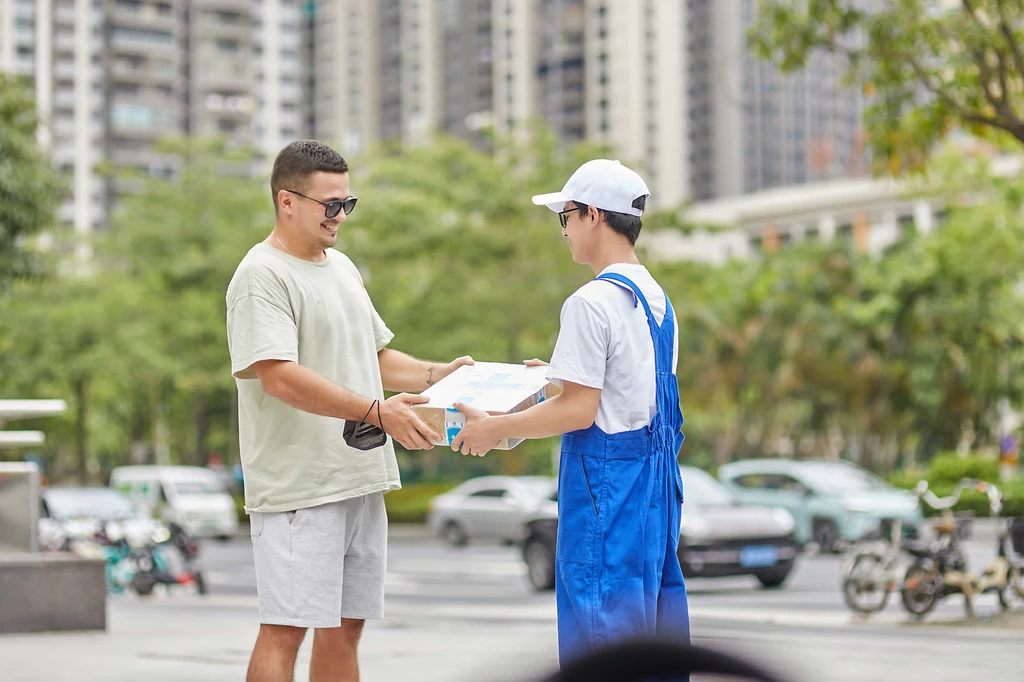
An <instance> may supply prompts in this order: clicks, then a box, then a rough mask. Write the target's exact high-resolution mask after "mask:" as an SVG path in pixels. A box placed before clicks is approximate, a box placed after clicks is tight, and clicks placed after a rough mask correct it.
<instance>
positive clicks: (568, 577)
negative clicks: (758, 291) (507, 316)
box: [555, 273, 690, 664]
mask: <svg viewBox="0 0 1024 682" xmlns="http://www.w3.org/2000/svg"><path fill="white" fill-rule="evenodd" d="M597 279H599V280H608V281H610V282H612V283H613V284H615V285H617V286H621V287H623V288H628V289H629V290H631V291H632V293H633V295H634V297H635V300H634V306H635V305H637V303H643V306H644V310H645V311H646V312H647V322H648V325H649V326H650V329H651V338H652V339H653V341H654V357H655V371H656V372H657V395H658V409H657V412H656V413H655V415H654V419H653V421H652V423H651V424H650V425H648V426H645V427H643V428H640V429H637V430H635V431H628V432H624V433H616V434H611V435H609V434H607V433H605V432H604V431H602V430H601V429H600V428H598V426H597V424H593V425H592V426H591V427H590V428H588V429H583V430H581V431H574V432H572V433H567V434H565V435H564V436H562V452H561V460H560V465H559V470H558V538H557V542H556V551H555V591H556V600H557V610H558V648H559V660H560V662H561V663H562V664H564V663H566V662H567V661H569V660H571V659H572V658H574V657H576V656H578V655H579V654H582V653H585V652H586V651H588V650H590V649H593V648H595V647H601V646H604V645H607V644H610V643H613V642H616V641H621V640H622V639H628V638H632V637H639V636H659V637H671V638H675V639H679V640H681V641H683V642H684V643H689V641H690V619H689V609H688V606H687V599H686V584H685V583H684V581H683V572H682V569H681V568H680V566H679V558H678V556H677V555H676V548H677V545H678V543H679V523H680V516H681V514H682V503H683V482H682V478H681V477H680V475H679V463H678V461H677V459H676V457H677V455H678V453H679V447H680V446H681V445H682V442H683V434H682V425H683V415H682V413H681V411H680V409H679V385H678V383H677V382H676V376H675V374H674V372H673V367H672V356H673V340H674V337H675V324H674V323H673V313H672V304H671V303H670V302H669V300H668V296H667V295H666V296H665V308H666V310H665V318H664V320H663V321H662V323H661V325H660V326H659V325H657V324H656V323H655V321H654V316H653V315H652V314H651V308H650V306H649V305H648V304H647V300H646V299H645V298H644V295H643V294H642V293H641V292H640V289H639V288H638V287H637V286H636V285H635V284H634V283H633V282H632V281H630V280H629V279H628V278H626V277H623V276H621V275H618V274H616V273H606V274H603V275H601V276H599V277H598V278H597Z"/></svg>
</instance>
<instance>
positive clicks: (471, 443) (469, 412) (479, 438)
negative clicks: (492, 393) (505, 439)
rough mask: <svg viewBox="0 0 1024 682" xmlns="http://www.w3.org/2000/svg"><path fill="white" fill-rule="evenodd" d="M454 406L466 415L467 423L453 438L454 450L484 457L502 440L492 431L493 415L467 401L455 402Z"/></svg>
mask: <svg viewBox="0 0 1024 682" xmlns="http://www.w3.org/2000/svg"><path fill="white" fill-rule="evenodd" d="M454 407H455V409H456V410H458V411H459V412H461V413H462V414H464V415H466V425H465V426H464V427H462V430H461V431H459V432H458V434H456V436H455V437H454V438H452V450H453V451H454V452H459V451H460V450H461V451H462V454H464V455H476V456H477V457H483V456H484V455H486V454H487V453H488V451H490V449H491V448H493V447H494V446H495V445H497V444H498V441H499V440H501V439H500V438H498V437H497V436H495V435H494V434H492V433H491V428H490V423H491V422H492V419H491V416H490V415H489V414H487V413H486V412H484V411H483V410H478V409H476V408H475V407H470V406H469V405H466V404H465V403H455V405H454Z"/></svg>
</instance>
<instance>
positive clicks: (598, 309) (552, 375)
mask: <svg viewBox="0 0 1024 682" xmlns="http://www.w3.org/2000/svg"><path fill="white" fill-rule="evenodd" d="M612 272H614V273H617V274H620V275H622V276H624V277H626V278H628V279H630V280H632V282H633V283H634V284H636V285H637V287H639V288H640V291H641V292H643V295H644V298H646V299H647V304H648V305H650V306H651V313H652V314H653V315H654V320H655V322H656V323H657V324H661V323H662V320H664V318H665V307H666V306H665V293H664V291H663V290H662V288H661V287H660V286H659V285H658V283H657V282H655V281H654V278H653V277H651V274H650V273H649V272H648V271H647V268H645V267H644V266H643V265H630V264H626V263H617V264H615V265H610V266H608V267H607V268H606V269H605V270H604V271H603V272H602V273H601V274H602V275H603V274H605V273H612ZM635 301H636V299H635V298H634V297H633V293H632V292H631V291H629V290H627V289H625V288H623V287H622V286H621V285H619V284H617V283H615V282H604V281H591V282H588V283H586V284H584V285H583V286H582V287H580V289H579V290H578V291H577V292H576V293H574V294H573V295H572V296H570V297H569V298H568V300H566V302H565V304H564V305H563V306H562V314H561V318H560V319H561V329H560V331H559V332H558V341H557V342H556V343H555V350H554V352H553V353H552V354H551V367H550V368H549V370H548V374H547V376H548V378H549V379H560V380H563V381H571V382H572V383H574V384H580V385H582V386H588V387H590V388H599V389H601V402H600V404H599V405H598V408H597V419H596V424H597V426H598V428H600V429H601V430H602V431H604V432H605V433H608V434H612V433H621V432H623V431H635V430H636V429H639V428H643V427H644V426H647V425H648V424H650V423H651V419H652V418H653V417H654V414H655V412H657V409H658V398H657V388H656V384H655V376H654V372H655V369H654V341H653V339H651V331H650V328H649V327H648V325H647V313H646V312H645V311H644V306H643V304H642V303H640V304H637V305H635V306H634V302H635ZM673 322H674V323H675V325H674V330H675V333H674V335H673V336H674V338H673V353H672V371H673V372H675V370H676V365H677V364H678V362H679V324H678V321H677V320H676V318H675V316H673Z"/></svg>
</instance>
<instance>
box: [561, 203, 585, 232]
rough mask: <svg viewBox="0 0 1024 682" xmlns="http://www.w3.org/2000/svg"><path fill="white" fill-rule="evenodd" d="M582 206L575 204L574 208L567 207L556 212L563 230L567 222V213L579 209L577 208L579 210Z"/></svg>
mask: <svg viewBox="0 0 1024 682" xmlns="http://www.w3.org/2000/svg"><path fill="white" fill-rule="evenodd" d="M583 208H584V207H583V206H577V207H575V208H569V209H566V210H564V211H559V212H558V222H560V223H561V224H562V229H563V230H564V229H565V227H566V225H568V224H569V214H570V213H572V212H573V211H579V210H581V209H583Z"/></svg>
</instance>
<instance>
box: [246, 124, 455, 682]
mask: <svg viewBox="0 0 1024 682" xmlns="http://www.w3.org/2000/svg"><path fill="white" fill-rule="evenodd" d="M270 187H271V191H272V195H273V199H274V210H275V214H276V219H275V223H274V230H273V232H271V234H270V236H268V237H267V239H266V240H265V241H263V242H261V243H259V244H256V245H255V246H254V247H253V248H252V249H251V250H250V251H249V252H248V254H246V256H245V258H243V259H242V262H241V263H240V264H239V266H238V269H237V270H236V271H235V275H234V277H233V278H232V279H231V284H230V285H229V287H228V292H227V328H228V346H229V351H230V354H231V373H232V375H233V376H234V377H235V380H236V383H237V385H238V416H239V447H240V451H241V458H242V472H243V475H244V480H245V507H246V511H247V512H248V513H249V517H250V528H251V536H252V543H253V555H254V558H255V565H256V583H257V592H258V594H259V605H260V632H259V636H258V637H257V639H256V645H255V647H254V649H253V653H252V658H251V660H250V662H249V673H248V678H247V679H248V680H249V682H263V681H268V682H269V681H275V682H276V681H278V680H281V681H286V680H291V679H292V678H293V672H294V668H295V658H296V655H297V653H298V649H299V646H300V644H301V643H302V640H303V638H304V637H305V633H306V630H307V629H308V628H314V629H315V636H314V641H313V658H312V662H311V668H310V674H311V677H313V678H314V679H338V680H345V679H352V680H355V679H358V663H357V659H356V645H357V642H358V640H359V635H360V633H361V632H362V626H363V622H364V620H365V619H367V618H380V617H382V616H383V604H384V571H385V561H386V551H387V514H386V512H385V510H384V501H383V495H384V493H386V492H387V491H389V490H395V489H396V488H399V487H401V483H400V481H399V475H398V464H397V462H396V460H395V451H394V447H393V445H392V443H391V441H390V439H389V440H387V441H386V442H385V443H384V444H383V445H382V446H380V447H375V448H372V449H369V450H364V449H356V448H354V447H350V446H349V445H348V443H347V442H346V440H345V423H346V421H349V422H353V423H355V422H360V421H362V420H365V421H366V422H369V423H371V424H373V425H374V426H377V427H380V428H382V429H383V430H384V432H385V433H387V434H388V435H390V436H391V438H394V439H396V440H398V442H399V443H401V444H402V445H403V446H404V447H406V448H408V449H410V450H418V449H430V448H431V447H433V446H432V444H431V443H432V441H435V440H440V437H439V436H438V435H437V434H435V433H433V431H432V430H431V429H430V428H429V427H428V426H427V425H426V424H424V423H423V421H422V420H420V419H419V417H417V416H416V414H415V413H414V412H413V411H412V409H410V405H414V404H417V403H423V402H427V399H426V398H423V397H422V396H417V395H409V394H408V393H412V392H420V391H423V390H425V389H426V388H427V387H428V386H430V385H431V384H433V383H435V382H436V381H439V380H440V379H441V378H443V377H445V376H447V375H448V374H450V373H451V372H453V371H454V370H455V369H457V368H458V367H460V366H462V365H465V364H472V362H473V360H472V359H471V358H469V357H462V358H458V359H457V360H454V361H453V362H450V363H448V364H434V363H428V362H423V361H421V360H417V359H414V358H412V357H410V356H408V355H406V354H404V353H401V352H399V351H396V350H392V349H390V348H388V347H387V346H388V343H389V342H390V341H391V339H392V338H393V337H394V334H392V333H391V331H390V330H389V329H388V328H387V326H386V325H385V324H384V321H383V320H382V319H381V318H380V315H378V314H377V311H376V310H375V309H374V307H373V303H372V302H371V301H370V297H369V295H368V294H367V292H366V289H365V288H364V286H363V281H362V277H361V276H360V274H359V271H358V270H357V269H356V267H355V266H354V265H353V264H352V261H351V260H349V259H348V257H346V256H345V255H344V254H342V253H341V252H339V251H337V250H335V249H332V248H331V247H333V246H334V245H335V243H336V242H337V240H338V229H339V226H340V225H341V223H343V222H345V219H346V216H347V215H348V214H349V213H351V212H352V209H353V208H354V207H355V203H356V198H355V197H354V196H351V194H350V192H349V174H348V164H347V163H346V162H345V160H344V159H343V158H342V157H341V156H340V155H339V154H338V153H337V152H336V151H334V150H333V149H331V148H330V147H328V146H326V145H323V144H320V143H319V142H315V141H312V140H304V141H299V142H293V143H292V144H289V145H288V146H287V147H285V148H284V149H283V150H282V151H281V152H280V154H278V157H277V159H276V161H275V163H274V169H273V172H272V174H271V179H270ZM385 390H388V391H396V392H397V391H404V392H408V393H401V394H399V395H396V396H394V397H392V398H390V399H388V400H384V391H385ZM357 444H358V443H357Z"/></svg>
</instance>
